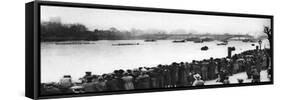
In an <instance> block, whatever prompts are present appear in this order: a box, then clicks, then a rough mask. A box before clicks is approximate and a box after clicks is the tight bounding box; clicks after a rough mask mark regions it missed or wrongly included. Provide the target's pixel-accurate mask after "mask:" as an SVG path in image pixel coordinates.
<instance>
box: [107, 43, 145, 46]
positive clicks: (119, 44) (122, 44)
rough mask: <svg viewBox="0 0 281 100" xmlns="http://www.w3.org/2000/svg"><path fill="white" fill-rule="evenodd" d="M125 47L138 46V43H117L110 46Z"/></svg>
mask: <svg viewBox="0 0 281 100" xmlns="http://www.w3.org/2000/svg"><path fill="white" fill-rule="evenodd" d="M126 45H140V44H139V43H118V44H112V46H126Z"/></svg>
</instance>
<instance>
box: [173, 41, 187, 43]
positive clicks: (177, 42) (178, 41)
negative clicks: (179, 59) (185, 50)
mask: <svg viewBox="0 0 281 100" xmlns="http://www.w3.org/2000/svg"><path fill="white" fill-rule="evenodd" d="M184 42H185V40H174V41H173V43H184Z"/></svg>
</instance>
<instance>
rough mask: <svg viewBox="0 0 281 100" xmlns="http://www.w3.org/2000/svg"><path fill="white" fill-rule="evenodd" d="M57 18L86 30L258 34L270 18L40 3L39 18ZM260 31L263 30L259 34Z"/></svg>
mask: <svg viewBox="0 0 281 100" xmlns="http://www.w3.org/2000/svg"><path fill="white" fill-rule="evenodd" d="M52 18H60V19H61V22H62V23H81V24H84V25H86V26H87V27H88V28H89V29H108V28H110V27H115V28H117V29H119V30H131V29H132V28H135V29H142V30H147V29H157V30H158V29H159V30H165V31H167V32H171V31H175V30H186V31H187V32H195V31H196V32H198V33H207V32H208V33H216V34H222V33H230V34H237V33H240V34H251V35H253V34H256V35H257V34H261V33H262V30H263V26H264V25H267V26H269V25H270V19H262V18H245V17H225V16H208V15H193V14H175V13H160V12H142V11H126V10H108V9H93V8H75V7H57V6H41V21H49V20H50V19H52ZM262 34H263V33H262Z"/></svg>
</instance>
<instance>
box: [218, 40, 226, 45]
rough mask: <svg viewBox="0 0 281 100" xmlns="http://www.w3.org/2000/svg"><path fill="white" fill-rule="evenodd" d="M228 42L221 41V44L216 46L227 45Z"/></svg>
mask: <svg viewBox="0 0 281 100" xmlns="http://www.w3.org/2000/svg"><path fill="white" fill-rule="evenodd" d="M227 44H228V41H222V43H218V44H217V45H227Z"/></svg>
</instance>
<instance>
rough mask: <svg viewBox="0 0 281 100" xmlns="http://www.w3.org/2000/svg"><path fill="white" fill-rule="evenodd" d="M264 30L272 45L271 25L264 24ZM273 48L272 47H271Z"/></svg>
mask: <svg viewBox="0 0 281 100" xmlns="http://www.w3.org/2000/svg"><path fill="white" fill-rule="evenodd" d="M263 32H264V33H265V34H266V35H267V39H268V41H269V45H270V46H272V45H273V44H272V38H273V37H272V29H271V28H270V27H269V26H264V29H263ZM270 48H271V47H270Z"/></svg>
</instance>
